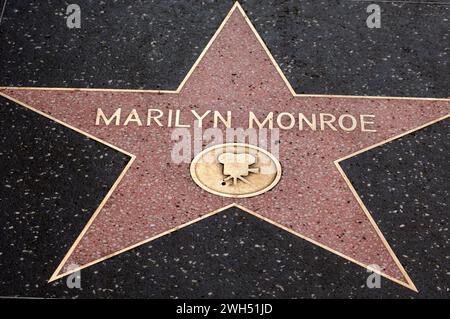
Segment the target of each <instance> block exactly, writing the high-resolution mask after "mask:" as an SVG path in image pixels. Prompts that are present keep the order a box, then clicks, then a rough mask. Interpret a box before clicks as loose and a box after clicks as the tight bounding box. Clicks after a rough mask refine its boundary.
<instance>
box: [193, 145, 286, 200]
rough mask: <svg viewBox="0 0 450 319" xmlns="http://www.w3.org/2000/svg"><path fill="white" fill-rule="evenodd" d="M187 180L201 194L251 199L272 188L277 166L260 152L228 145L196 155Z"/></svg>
mask: <svg viewBox="0 0 450 319" xmlns="http://www.w3.org/2000/svg"><path fill="white" fill-rule="evenodd" d="M191 176H192V178H193V180H194V181H195V183H196V184H197V185H198V186H200V187H201V188H203V189H204V190H206V191H208V192H210V193H212V194H215V195H220V196H224V197H238V198H242V197H252V196H256V195H260V194H263V193H265V192H267V191H268V190H270V189H272V188H273V187H275V185H277V184H278V182H279V181H280V178H281V165H280V162H279V161H278V160H277V159H276V158H275V157H274V156H273V155H272V154H270V153H269V152H267V151H266V150H263V149H262V148H259V147H256V146H253V145H248V144H238V143H229V144H221V145H216V146H212V147H210V148H207V149H205V150H203V151H202V152H200V153H199V154H198V155H197V156H196V157H195V158H194V159H193V161H192V163H191Z"/></svg>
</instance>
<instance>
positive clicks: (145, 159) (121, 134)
mask: <svg viewBox="0 0 450 319" xmlns="http://www.w3.org/2000/svg"><path fill="white" fill-rule="evenodd" d="M5 92H6V93H7V94H9V95H11V96H13V97H15V98H17V99H18V100H20V101H23V102H25V103H28V104H30V105H31V106H33V107H35V108H37V109H39V110H41V111H43V112H45V113H47V114H49V115H51V116H54V117H56V118H58V119H60V120H62V121H64V122H66V123H69V124H71V125H73V126H75V127H77V128H79V129H82V130H83V131H86V132H88V133H90V134H92V135H94V136H96V137H98V138H101V139H103V140H105V141H107V142H109V143H111V144H113V145H115V146H117V147H120V148H121V149H124V150H126V151H128V152H130V153H132V154H134V155H136V161H135V162H134V163H133V165H132V166H131V169H130V170H129V171H128V172H127V173H126V175H125V176H124V178H123V180H122V181H121V183H120V184H119V185H118V187H117V189H116V190H115V191H114V193H113V194H112V196H111V198H109V200H108V201H107V203H106V205H105V206H104V207H103V208H102V210H101V212H100V213H99V215H98V216H97V217H96V218H95V220H94V221H93V223H92V224H91V225H90V227H89V229H88V230H87V232H86V233H85V235H84V237H83V238H82V239H81V241H80V242H79V243H78V244H77V246H76V248H75V250H74V251H73V252H72V253H71V255H70V258H69V259H68V260H67V261H66V263H65V264H64V267H63V268H62V271H60V272H59V274H63V273H65V272H66V270H67V266H68V265H70V264H77V265H80V266H83V265H87V264H91V263H93V262H95V261H97V260H99V259H101V258H104V257H106V256H109V255H111V254H114V253H116V252H118V251H122V250H123V249H126V248H127V247H130V246H132V245H135V244H138V243H141V242H142V241H145V240H148V239H150V238H153V237H155V236H158V235H159V234H161V233H163V232H166V231H169V230H171V229H173V228H175V227H178V226H181V225H183V224H184V223H187V222H190V221H192V220H194V219H196V218H198V217H200V216H203V215H205V214H207V213H209V212H211V211H215V210H217V209H220V208H222V207H223V206H226V205H229V204H231V203H234V202H237V203H238V204H241V205H243V206H245V207H247V208H248V209H250V210H253V211H255V212H257V213H258V214H260V215H262V216H264V217H265V218H268V219H270V220H272V221H274V222H276V223H278V224H280V225H282V226H284V227H287V228H288V229H290V230H292V231H294V232H296V233H298V234H300V235H302V236H306V237H308V238H311V239H313V240H316V241H317V242H319V243H321V244H323V245H325V246H327V247H329V248H330V249H332V250H334V251H337V252H339V253H341V254H344V255H345V256H348V257H349V258H352V259H354V260H356V261H358V262H360V263H362V264H364V265H370V264H377V265H379V266H380V267H381V268H382V269H383V271H384V272H385V273H386V274H387V275H389V276H391V277H394V278H396V279H398V280H400V281H405V280H406V279H405V278H404V276H403V274H402V272H401V268H400V267H399V265H397V264H396V263H395V259H394V257H393V256H392V254H391V253H390V252H389V250H388V248H387V247H386V246H385V244H384V243H383V240H382V238H380V237H379V234H377V232H376V229H375V228H374V226H373V225H372V224H371V223H370V220H369V218H368V217H367V216H366V215H365V213H364V212H363V210H362V209H361V207H360V205H359V203H358V201H357V200H356V199H355V198H354V196H353V194H352V192H351V191H350V189H349V187H348V185H347V184H346V183H345V181H344V179H343V178H342V176H341V175H340V173H339V172H338V170H337V169H336V167H335V165H334V163H333V162H334V161H335V160H337V159H339V158H341V157H343V156H346V155H349V154H351V153H353V152H355V151H358V150H360V149H362V148H364V147H368V146H371V145H373V144H375V143H377V142H381V141H383V140H385V139H387V138H390V137H393V136H395V135H397V134H400V133H403V132H405V131H407V130H410V129H413V128H415V127H418V126H420V125H423V124H425V123H427V122H429V121H432V120H434V119H436V118H439V117H442V116H444V115H446V114H448V112H449V110H450V102H448V101H425V100H388V99H386V100H383V99H378V100H371V99H348V98H326V97H323V98H305V97H293V96H292V94H291V92H290V91H289V90H288V87H287V85H286V83H285V82H284V81H283V80H282V78H281V77H280V75H279V74H278V73H277V71H276V68H275V66H274V65H273V64H272V63H271V61H270V59H269V58H268V56H267V54H266V52H265V51H264V49H263V47H262V46H261V44H260V43H259V42H258V41H257V39H256V37H255V34H254V33H253V32H252V30H251V29H250V27H249V25H248V24H247V23H246V21H245V19H244V16H243V15H242V13H241V12H240V11H239V10H235V11H234V12H233V13H232V14H231V16H230V19H229V20H228V21H227V23H226V24H225V26H224V28H223V29H222V31H221V33H220V34H219V35H218V36H217V38H216V40H215V41H214V43H213V44H212V46H211V47H210V49H209V50H208V51H207V53H206V54H205V56H204V57H203V59H202V60H201V61H200V63H199V64H198V66H197V68H196V69H195V70H194V72H193V73H192V75H191V76H190V77H189V79H188V81H187V82H186V84H185V85H184V87H183V89H182V90H181V92H180V93H179V94H173V93H166V94H160V93H129V92H92V91H89V92H86V91H82V92H78V91H51V90H49V91H45V90H7V91H5ZM119 106H120V107H121V109H122V112H124V114H128V113H129V112H130V111H131V110H132V109H136V110H137V111H138V112H139V113H141V114H146V113H145V112H147V109H148V108H159V109H162V110H163V111H164V112H167V110H168V109H174V108H175V109H181V110H184V111H185V113H184V115H183V118H184V120H185V123H186V121H187V123H193V119H192V114H190V113H189V114H190V117H189V114H186V110H190V109H195V110H196V111H197V112H199V113H200V114H203V112H205V111H206V110H209V109H218V110H221V109H222V110H223V109H225V110H230V111H232V112H233V119H234V122H233V127H246V125H248V123H247V124H246V118H247V117H246V113H248V110H252V111H254V112H255V114H257V115H258V116H259V117H261V116H262V115H267V114H268V113H269V112H271V111H274V112H275V114H279V113H280V112H290V113H292V114H296V112H299V111H300V110H301V111H302V112H303V113H305V114H311V113H319V112H326V113H333V114H336V116H339V115H340V114H344V113H350V114H354V115H356V116H359V114H372V115H374V116H375V118H376V119H377V120H376V122H375V124H374V126H373V128H374V129H376V130H377V132H361V131H358V130H355V131H352V132H344V131H342V130H341V131H333V130H331V129H330V130H324V131H312V130H307V129H306V130H302V131H300V130H297V129H291V130H287V131H282V132H281V137H280V139H281V149H280V162H281V163H282V166H283V177H282V179H281V181H280V182H279V184H278V185H277V187H275V188H274V189H273V190H271V191H270V192H267V193H265V194H262V195H260V196H257V197H254V198H250V199H242V200H233V199H225V198H222V197H220V196H215V195H211V194H209V193H207V192H205V191H204V190H202V189H200V188H199V187H197V186H196V185H195V184H194V183H193V182H192V180H191V177H190V175H189V163H181V164H174V163H173V159H172V158H171V145H173V141H172V140H171V133H172V129H169V128H167V127H159V126H157V127H155V126H146V125H143V126H137V125H128V126H123V125H119V126H106V125H99V126H96V125H94V121H95V114H96V113H97V108H98V107H101V108H102V110H103V111H104V112H107V114H112V113H113V112H114V111H115V110H116V109H117V107H119ZM242 106H244V107H242ZM256 106H257V107H256ZM205 122H206V121H205ZM211 125H212V123H211V122H210V121H208V122H207V123H204V128H207V127H210V126H211ZM168 169H169V170H170V174H168V173H167V170H168ZM150 194H151V195H150ZM180 211H181V212H183V213H180Z"/></svg>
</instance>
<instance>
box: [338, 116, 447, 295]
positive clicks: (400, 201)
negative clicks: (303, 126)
mask: <svg viewBox="0 0 450 319" xmlns="http://www.w3.org/2000/svg"><path fill="white" fill-rule="evenodd" d="M342 167H343V168H344V170H345V172H346V173H347V174H348V176H349V177H350V180H351V181H352V183H353V185H354V187H355V189H356V190H357V191H358V193H359V194H360V195H361V198H362V200H363V201H364V203H365V204H366V206H367V208H368V209H369V211H371V213H372V216H373V217H374V219H375V221H376V222H377V224H378V225H379V227H380V229H381V231H382V232H383V234H384V236H385V237H386V239H387V240H388V242H389V243H390V245H391V246H392V248H393V250H394V251H395V252H396V254H397V256H398V258H399V259H400V262H401V263H402V264H403V265H404V266H405V268H406V270H407V272H408V273H409V274H410V276H411V277H412V279H413V281H414V283H415V285H416V286H417V289H418V290H419V291H420V292H421V295H420V296H427V297H436V298H439V297H440V298H444V297H445V298H449V297H450V236H449V234H450V230H449V227H450V219H449V217H450V119H447V120H443V121H441V122H438V123H437V124H434V125H432V126H430V127H428V128H425V129H423V130H420V131H417V132H416V133H413V134H410V135H407V136H406V137H403V138H401V139H399V140H396V141H394V142H391V143H388V144H385V145H384V146H382V147H377V148H374V149H372V150H370V151H368V152H365V153H363V154H360V155H358V156H356V157H354V158H352V159H349V160H346V161H345V162H343V163H342Z"/></svg>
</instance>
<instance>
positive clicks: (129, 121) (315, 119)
mask: <svg viewBox="0 0 450 319" xmlns="http://www.w3.org/2000/svg"><path fill="white" fill-rule="evenodd" d="M206 122H211V123H212V124H213V127H214V128H217V127H224V128H232V127H233V126H232V125H233V116H232V113H231V111H214V110H208V111H205V112H197V111H195V110H189V111H181V110H165V111H163V110H161V109H147V110H145V111H139V112H138V111H137V110H136V109H131V110H130V111H124V110H122V109H121V108H117V109H116V110H115V111H114V112H110V113H108V112H106V113H105V112H104V111H103V110H102V109H101V108H97V115H96V119H95V125H106V126H159V127H173V128H178V127H185V128H189V127H199V128H201V127H203V126H204V123H206ZM247 123H248V128H255V129H262V128H266V129H273V128H279V129H281V130H291V129H297V130H301V131H302V130H312V131H325V130H332V131H345V132H352V131H361V132H376V129H375V115H371V114H350V113H343V114H332V113H311V114H306V113H295V114H293V113H287V112H281V113H277V114H275V113H274V112H269V113H268V114H255V112H253V111H249V112H248V119H247Z"/></svg>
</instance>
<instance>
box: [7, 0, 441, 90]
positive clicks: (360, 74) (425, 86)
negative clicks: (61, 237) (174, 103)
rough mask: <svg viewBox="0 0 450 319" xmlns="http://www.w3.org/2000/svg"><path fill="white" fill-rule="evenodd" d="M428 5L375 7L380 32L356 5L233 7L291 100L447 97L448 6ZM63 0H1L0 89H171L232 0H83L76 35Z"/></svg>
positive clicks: (253, 0)
mask: <svg viewBox="0 0 450 319" xmlns="http://www.w3.org/2000/svg"><path fill="white" fill-rule="evenodd" d="M414 2H417V1H414ZM428 2H432V1H428ZM428 2H427V3H420V4H418V3H411V2H410V3H399V2H393V3H386V2H380V3H378V4H379V5H380V6H381V9H382V27H381V28H380V29H369V28H368V27H367V26H366V19H367V16H368V13H367V12H366V8H367V6H368V5H369V4H368V3H367V2H363V1H351V0H309V1H299V0H292V1H286V0H270V1H269V0H248V1H241V2H240V3H241V4H242V6H243V8H244V10H246V12H247V14H248V15H249V16H250V18H251V20H252V22H253V23H254V25H255V27H256V29H257V30H258V31H259V33H260V34H261V36H262V38H263V39H264V40H265V42H266V43H267V44H268V47H269V49H270V50H271V52H272V53H273V55H274V56H275V59H276V60H277V61H278V63H279V64H280V66H281V68H282V70H283V71H284V73H285V74H286V76H287V78H288V79H289V81H290V82H291V84H292V85H293V87H294V89H295V90H296V91H297V92H298V93H308V94H347V95H384V96H416V97H418V96H422V97H449V96H450V95H449V88H448V83H450V65H449V63H448V61H449V56H448V48H449V44H448V43H449V41H450V39H449V32H450V28H449V26H448V20H449V18H450V1H448V0H441V1H439V3H428ZM447 2H448V3H449V5H445V3H447ZM442 3H444V4H442ZM67 4H68V3H67V2H66V1H56V0H50V1H9V2H8V5H7V7H6V11H5V16H4V21H3V24H2V25H1V26H0V43H1V46H0V57H1V62H0V65H1V68H2V72H1V73H0V86H47V87H96V88H146V89H158V88H161V89H175V88H176V87H177V86H178V85H179V83H180V82H181V81H182V79H183V78H184V76H185V75H186V73H187V72H188V70H189V69H190V67H191V66H192V65H193V63H194V61H195V60H196V58H197V57H198V55H199V54H200V53H201V51H202V50H203V48H204V47H205V46H206V44H207V42H208V41H209V39H210V38H211V36H212V35H213V34H214V32H215V31H216V29H217V28H218V26H219V25H220V23H221V22H222V20H223V18H224V17H225V15H226V14H227V12H228V11H229V9H230V8H231V5H232V1H231V0H230V1H222V0H220V1H195V0H192V1H167V0H164V1H138V2H136V1H125V0H117V1H94V0H84V1H80V2H79V3H78V4H79V5H80V6H81V12H82V22H81V29H68V28H67V26H66V18H65V10H66V6H67Z"/></svg>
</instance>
